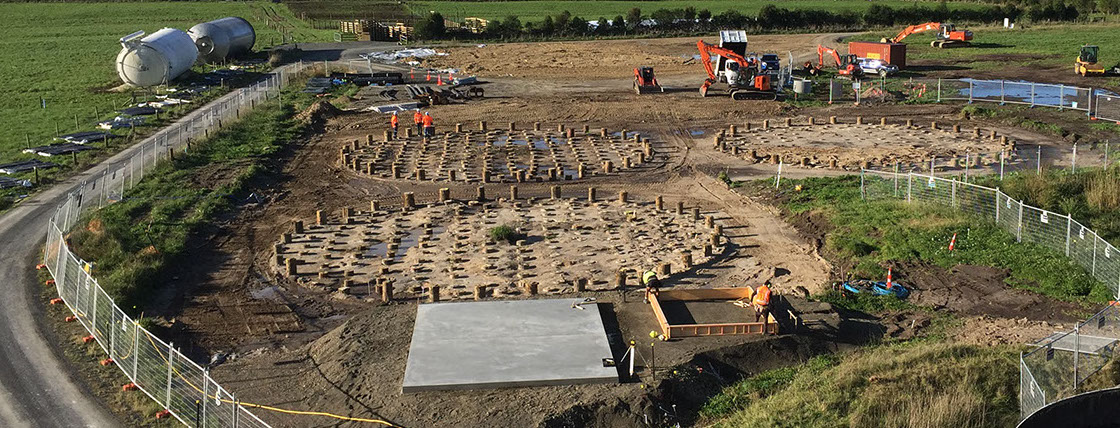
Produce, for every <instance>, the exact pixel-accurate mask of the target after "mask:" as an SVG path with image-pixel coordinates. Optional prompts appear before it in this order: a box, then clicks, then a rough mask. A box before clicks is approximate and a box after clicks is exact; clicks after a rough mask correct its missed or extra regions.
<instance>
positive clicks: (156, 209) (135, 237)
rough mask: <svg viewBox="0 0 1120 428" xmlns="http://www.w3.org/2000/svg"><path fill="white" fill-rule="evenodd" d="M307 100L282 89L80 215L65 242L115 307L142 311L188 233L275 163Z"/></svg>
mask: <svg viewBox="0 0 1120 428" xmlns="http://www.w3.org/2000/svg"><path fill="white" fill-rule="evenodd" d="M293 87H298V85H295V86H293ZM310 101H311V98H310V96H308V95H306V94H301V93H299V92H289V93H286V94H285V95H284V102H285V104H284V105H283V106H280V105H278V104H277V103H276V102H275V101H273V102H270V103H268V104H264V105H262V106H260V107H258V108H257V109H256V110H254V111H253V112H252V113H250V114H248V115H246V116H245V118H244V119H242V120H241V121H240V122H238V123H235V124H233V125H230V126H228V127H227V128H226V129H224V130H222V131H220V132H218V133H217V134H215V135H214V136H213V137H211V138H210V139H209V140H207V141H204V142H202V143H201V144H199V145H197V146H196V148H195V149H194V150H192V151H190V152H189V153H187V154H185V155H179V156H177V157H176V159H175V161H174V162H168V161H163V162H161V163H159V164H157V166H156V168H155V170H154V171H152V173H151V174H148V175H147V176H146V177H145V179H144V180H142V181H141V182H139V183H138V184H137V186H136V187H135V188H133V189H132V190H130V191H129V192H128V193H127V195H126V196H127V198H126V199H125V200H124V201H121V202H117V203H114V204H111V205H108V206H106V207H105V208H103V209H101V210H98V211H95V212H94V213H92V214H91V215H89V216H88V217H87V218H84V219H83V221H82V223H80V226H79V227H77V228H75V230H74V231H73V233H72V234H71V235H70V241H71V244H72V245H73V247H74V251H75V252H76V253H77V254H78V255H79V256H81V257H82V258H83V259H86V260H90V261H93V262H94V263H95V269H94V276H95V277H96V278H98V280H99V282H100V284H101V286H102V287H103V288H105V290H106V292H108V293H109V295H110V296H112V297H113V298H114V300H116V301H117V304H118V305H120V306H121V307H123V308H134V310H135V311H137V312H138V311H142V310H143V307H144V304H145V303H146V302H147V299H148V298H149V297H151V294H152V293H153V291H154V290H156V289H157V288H158V285H159V284H160V281H161V275H162V274H163V272H164V269H165V268H166V267H167V266H169V264H171V263H175V262H178V261H182V260H183V259H184V257H187V256H189V248H187V242H188V239H189V238H190V237H191V235H192V234H195V233H197V232H198V231H199V230H201V228H202V227H204V226H205V225H206V224H208V223H209V222H210V221H211V220H212V219H213V218H214V217H215V216H216V215H217V214H219V213H222V212H226V211H228V210H230V209H231V208H233V207H234V206H236V205H238V204H240V203H241V202H242V201H244V200H245V199H246V197H247V195H248V194H249V193H250V192H251V191H252V188H251V185H250V183H251V181H252V180H253V179H254V178H255V177H258V176H259V175H260V174H262V173H263V172H265V171H267V170H268V169H269V168H270V167H272V166H275V162H276V156H277V154H278V153H279V152H280V150H281V149H282V148H283V146H284V145H285V144H286V143H288V142H289V141H291V140H292V139H293V138H295V137H297V136H298V135H299V134H300V133H301V132H302V130H303V126H304V125H303V123H301V122H299V121H297V120H295V119H293V113H294V111H296V110H297V109H301V108H303V107H305V106H306V105H307V104H308V103H309V102H310ZM214 177H224V178H221V179H216V180H215V179H214Z"/></svg>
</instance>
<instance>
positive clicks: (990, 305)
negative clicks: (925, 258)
mask: <svg viewBox="0 0 1120 428" xmlns="http://www.w3.org/2000/svg"><path fill="white" fill-rule="evenodd" d="M895 272H898V273H900V274H902V275H905V276H904V277H902V278H904V279H903V281H904V282H907V283H909V284H910V285H912V286H913V288H914V293H913V294H911V296H910V300H911V301H912V302H914V303H915V304H918V305H923V306H931V307H933V308H935V309H938V310H942V309H944V310H950V311H953V312H956V313H959V314H964V315H991V316H996V317H1003V318H1026V319H1029V320H1062V321H1073V320H1076V319H1077V318H1078V317H1077V314H1078V313H1079V311H1080V310H1081V308H1080V307H1079V306H1078V305H1076V304H1073V303H1067V302H1059V301H1055V300H1053V299H1050V298H1048V297H1045V296H1042V295H1040V294H1038V293H1034V292H1031V291H1027V290H1020V289H1016V288H1012V287H1011V286H1010V285H1008V284H1007V278H1008V277H1009V276H1010V272H1009V271H1008V270H1007V269H1000V268H994V267H988V266H972V265H959V266H956V267H953V268H951V269H944V268H941V267H937V266H931V265H926V264H919V263H904V264H902V266H900V267H899V268H897V269H895Z"/></svg>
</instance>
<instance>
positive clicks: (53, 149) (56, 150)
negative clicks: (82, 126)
mask: <svg viewBox="0 0 1120 428" xmlns="http://www.w3.org/2000/svg"><path fill="white" fill-rule="evenodd" d="M86 150H97V149H96V148H93V147H90V146H83V145H81V144H75V143H57V144H48V145H45V146H39V147H32V148H30V149H24V150H23V152H24V153H32V154H36V155H39V156H58V155H66V154H70V153H76V152H84V151H86Z"/></svg>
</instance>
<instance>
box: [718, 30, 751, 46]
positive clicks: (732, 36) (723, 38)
mask: <svg viewBox="0 0 1120 428" xmlns="http://www.w3.org/2000/svg"><path fill="white" fill-rule="evenodd" d="M719 42H720V43H746V42H747V32H746V30H722V31H720V32H719Z"/></svg>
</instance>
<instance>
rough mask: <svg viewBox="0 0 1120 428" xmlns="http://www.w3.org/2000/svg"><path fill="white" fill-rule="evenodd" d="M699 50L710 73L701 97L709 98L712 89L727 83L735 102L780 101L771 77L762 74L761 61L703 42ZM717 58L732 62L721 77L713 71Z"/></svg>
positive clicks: (697, 44)
mask: <svg viewBox="0 0 1120 428" xmlns="http://www.w3.org/2000/svg"><path fill="white" fill-rule="evenodd" d="M696 48H697V49H699V50H700V62H701V63H703V64H704V71H707V72H708V78H707V79H704V84H702V85H700V96H702V97H706V96H708V88H710V87H711V86H712V85H713V84H715V83H717V82H719V81H725V82H727V93H728V94H729V95H731V99H734V100H769V101H773V100H776V99H778V91H777V90H776V89H775V88H774V87H773V86H772V85H771V82H770V75H769V74H765V73H762V72H761V67H760V66H759V62H758V61H755V60H753V59H747V58H744V57H743V56H742V55H739V54H738V53H736V52H735V51H732V50H730V49H725V48H721V47H719V46H715V45H710V44H708V43H704V41H703V40H700V41H697V42H696ZM713 54H715V55H719V56H722V57H724V58H727V59H728V61H727V63H726V68H725V69H724V70H722V75H721V76H717V75H716V72H715V70H714V69H713V68H712V55H713Z"/></svg>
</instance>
